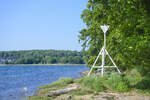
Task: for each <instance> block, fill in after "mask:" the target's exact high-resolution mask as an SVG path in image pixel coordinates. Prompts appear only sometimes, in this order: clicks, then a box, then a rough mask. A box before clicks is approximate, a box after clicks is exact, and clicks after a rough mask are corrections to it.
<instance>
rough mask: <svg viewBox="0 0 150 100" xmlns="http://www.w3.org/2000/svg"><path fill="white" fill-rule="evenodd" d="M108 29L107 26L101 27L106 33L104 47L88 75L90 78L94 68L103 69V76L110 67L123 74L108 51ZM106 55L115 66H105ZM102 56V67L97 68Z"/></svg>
mask: <svg viewBox="0 0 150 100" xmlns="http://www.w3.org/2000/svg"><path fill="white" fill-rule="evenodd" d="M108 28H109V26H106V25H104V26H101V29H102V31H103V32H104V46H103V47H102V49H101V51H100V52H99V54H98V56H97V58H96V60H95V62H94V64H93V66H92V67H91V69H90V72H89V73H88V76H90V74H91V72H92V70H93V68H98V69H101V74H102V76H103V74H104V68H108V67H110V68H113V67H114V68H116V69H117V71H118V73H119V74H121V72H120V70H119V69H118V67H117V66H116V64H115V62H114V61H113V59H112V58H111V57H110V55H109V53H108V52H107V50H106V32H107V30H108ZM106 55H108V57H109V59H110V60H111V62H112V63H113V66H105V56H106ZM100 56H102V65H101V66H95V64H96V63H97V61H98V59H99V57H100Z"/></svg>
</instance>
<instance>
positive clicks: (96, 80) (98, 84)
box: [78, 76, 106, 92]
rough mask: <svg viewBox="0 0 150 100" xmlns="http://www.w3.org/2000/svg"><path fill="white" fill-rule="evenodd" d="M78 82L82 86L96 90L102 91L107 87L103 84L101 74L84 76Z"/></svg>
mask: <svg viewBox="0 0 150 100" xmlns="http://www.w3.org/2000/svg"><path fill="white" fill-rule="evenodd" d="M78 82H79V83H80V84H81V86H85V87H88V88H90V89H92V90H94V91H96V92H100V91H103V90H105V89H106V88H105V86H104V85H103V78H102V77H100V76H97V77H95V76H89V77H87V76H86V77H82V78H81V79H79V81H78Z"/></svg>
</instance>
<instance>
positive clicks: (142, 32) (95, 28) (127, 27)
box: [79, 0, 150, 75]
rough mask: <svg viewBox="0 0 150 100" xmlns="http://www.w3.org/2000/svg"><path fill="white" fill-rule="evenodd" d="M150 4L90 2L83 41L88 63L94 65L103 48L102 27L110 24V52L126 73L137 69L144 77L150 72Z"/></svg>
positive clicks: (138, 0) (139, 1)
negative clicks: (127, 70) (128, 70)
mask: <svg viewBox="0 0 150 100" xmlns="http://www.w3.org/2000/svg"><path fill="white" fill-rule="evenodd" d="M149 5H150V1H149V0H89V1H88V4H87V8H86V9H85V10H84V11H83V12H82V15H81V18H82V19H83V22H84V23H86V26H87V28H84V29H82V30H81V31H80V35H79V41H80V42H81V43H82V47H83V50H85V51H86V52H85V60H86V62H87V64H89V65H91V64H92V63H93V62H94V60H95V58H96V56H97V54H98V52H99V51H100V48H101V47H102V45H103V32H102V30H101V29H100V26H101V25H104V24H108V25H110V29H109V30H108V32H107V47H106V48H107V49H108V52H110V54H111V56H112V57H113V58H114V60H115V62H116V63H117V65H118V66H119V67H120V68H121V69H122V70H126V69H131V68H134V67H137V68H138V69H140V71H141V73H142V74H143V75H144V73H145V74H148V73H149V72H150V67H149V65H150V53H149V51H150V23H149V22H150V6H149Z"/></svg>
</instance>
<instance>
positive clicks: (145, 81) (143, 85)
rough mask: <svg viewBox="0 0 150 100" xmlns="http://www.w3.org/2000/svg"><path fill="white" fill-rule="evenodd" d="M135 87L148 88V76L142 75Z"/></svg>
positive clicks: (149, 80) (149, 87)
mask: <svg viewBox="0 0 150 100" xmlns="http://www.w3.org/2000/svg"><path fill="white" fill-rule="evenodd" d="M136 88H137V89H141V90H150V78H149V77H144V78H143V79H142V80H141V81H139V82H138V83H137V84H136Z"/></svg>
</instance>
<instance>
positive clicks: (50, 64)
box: [0, 64, 85, 66]
mask: <svg viewBox="0 0 150 100" xmlns="http://www.w3.org/2000/svg"><path fill="white" fill-rule="evenodd" d="M20 65H21V66H35V65H36V66H41V65H42V66H46V65H60V66H61V65H66V66H69V65H73V66H75V65H85V64H0V66H20Z"/></svg>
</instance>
